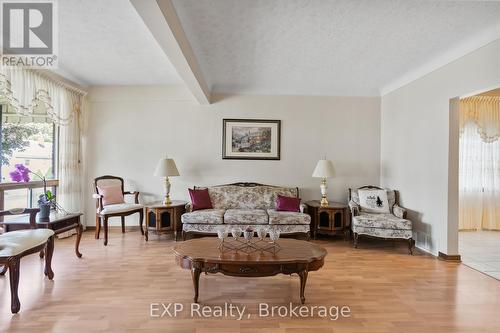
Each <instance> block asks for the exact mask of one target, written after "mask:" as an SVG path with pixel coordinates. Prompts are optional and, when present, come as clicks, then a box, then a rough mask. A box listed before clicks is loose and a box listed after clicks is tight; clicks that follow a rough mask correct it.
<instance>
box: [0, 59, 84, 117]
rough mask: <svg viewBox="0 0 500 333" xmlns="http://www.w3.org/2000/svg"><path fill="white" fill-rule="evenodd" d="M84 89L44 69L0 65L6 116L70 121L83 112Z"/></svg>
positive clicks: (0, 96)
mask: <svg viewBox="0 0 500 333" xmlns="http://www.w3.org/2000/svg"><path fill="white" fill-rule="evenodd" d="M84 96H85V92H83V91H77V90H76V89H69V88H67V87H66V86H64V85H63V84H62V83H60V82H58V81H55V80H52V79H50V78H48V77H45V76H44V75H42V74H41V73H38V72H35V71H33V70H29V69H23V68H7V67H2V68H0V103H1V104H5V105H7V112H6V114H5V115H4V116H6V117H9V119H12V120H14V121H15V120H16V118H18V119H19V121H22V122H26V121H29V122H31V121H33V122H38V121H46V120H49V121H52V122H54V123H56V124H57V125H67V124H69V123H70V122H71V120H72V118H73V117H74V115H75V113H79V112H80V108H81V104H82V99H83V97H84Z"/></svg>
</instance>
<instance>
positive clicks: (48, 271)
mask: <svg viewBox="0 0 500 333" xmlns="http://www.w3.org/2000/svg"><path fill="white" fill-rule="evenodd" d="M54 237H55V236H52V237H50V238H49V239H48V240H47V247H46V251H47V253H46V254H45V271H44V273H45V275H47V277H48V278H49V280H52V279H53V278H54V272H53V271H52V255H53V254H54Z"/></svg>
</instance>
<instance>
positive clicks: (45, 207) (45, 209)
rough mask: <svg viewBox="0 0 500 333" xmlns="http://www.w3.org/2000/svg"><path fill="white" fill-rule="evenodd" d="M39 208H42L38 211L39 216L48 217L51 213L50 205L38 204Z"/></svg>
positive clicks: (41, 217)
mask: <svg viewBox="0 0 500 333" xmlns="http://www.w3.org/2000/svg"><path fill="white" fill-rule="evenodd" d="M38 208H40V213H38V216H39V218H40V219H48V218H49V215H50V205H38Z"/></svg>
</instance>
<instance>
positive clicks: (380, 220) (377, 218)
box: [349, 186, 415, 254]
mask: <svg viewBox="0 0 500 333" xmlns="http://www.w3.org/2000/svg"><path fill="white" fill-rule="evenodd" d="M362 189H364V190H384V189H382V188H380V187H377V186H364V187H360V188H359V189H355V190H351V189H349V208H350V210H351V215H352V232H353V235H354V247H357V246H358V239H359V236H360V235H364V236H370V237H377V238H384V239H404V240H407V241H408V251H409V253H410V254H413V246H414V245H415V241H414V240H413V231H412V222H411V221H410V220H408V219H407V218H406V209H404V208H402V207H401V206H399V204H398V200H397V192H396V191H395V190H389V189H385V191H386V193H387V201H388V207H389V212H388V213H374V212H366V211H363V209H362V208H361V207H360V199H359V194H358V191H359V190H362Z"/></svg>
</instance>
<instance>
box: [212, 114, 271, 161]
mask: <svg viewBox="0 0 500 333" xmlns="http://www.w3.org/2000/svg"><path fill="white" fill-rule="evenodd" d="M280 137H281V120H265V119H223V120H222V158H223V159H233V160H279V159H280V148H281V147H280V144H281V143H280Z"/></svg>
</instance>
